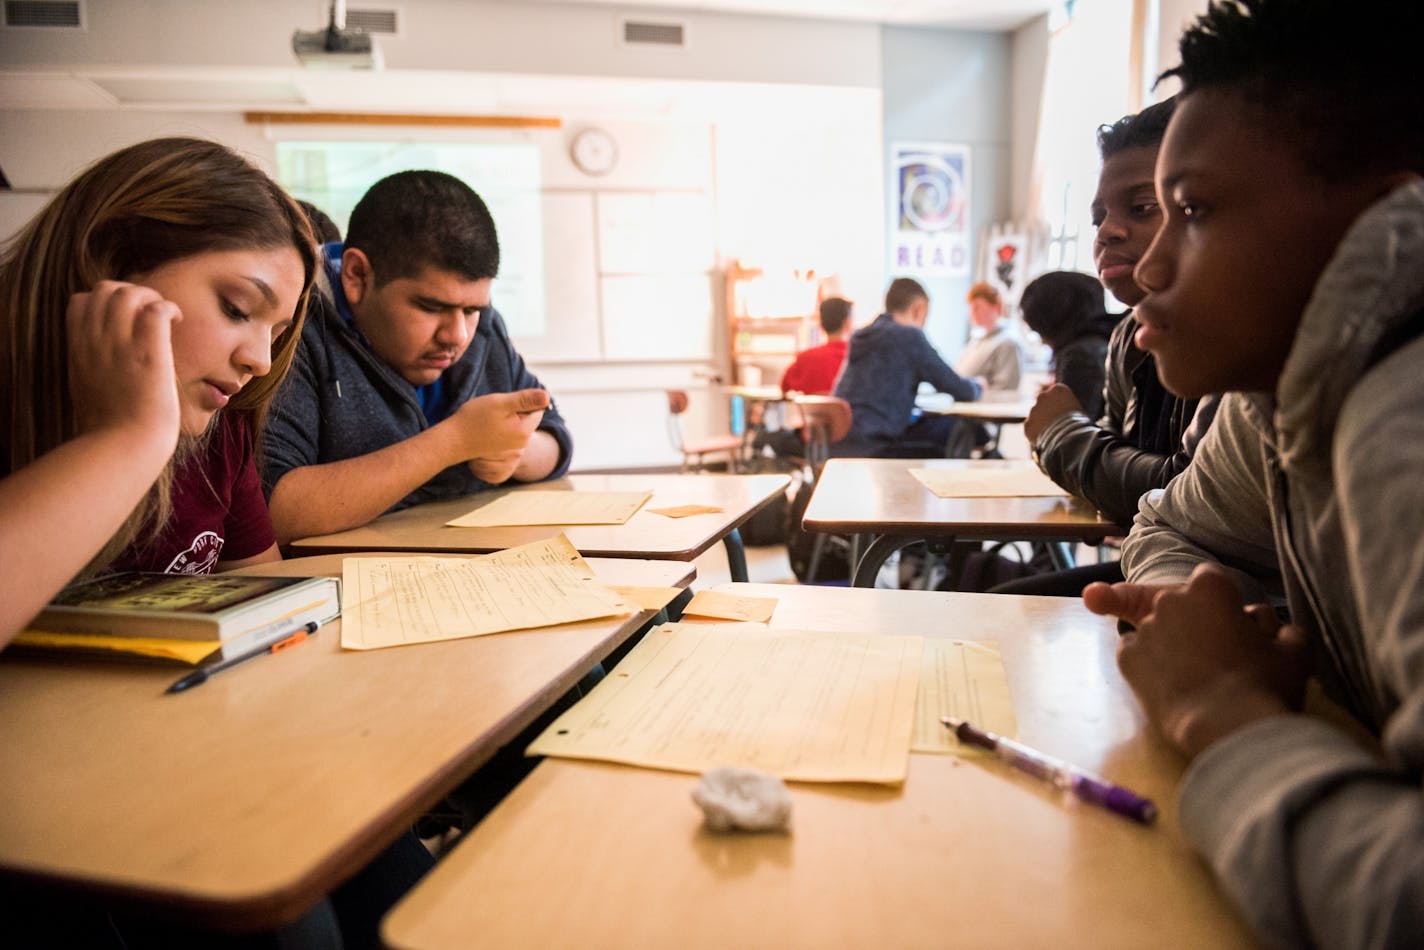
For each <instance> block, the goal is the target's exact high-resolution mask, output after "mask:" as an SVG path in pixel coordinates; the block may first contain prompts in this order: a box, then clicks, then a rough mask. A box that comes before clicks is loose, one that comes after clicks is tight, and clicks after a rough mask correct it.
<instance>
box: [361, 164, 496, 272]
mask: <svg viewBox="0 0 1424 950" xmlns="http://www.w3.org/2000/svg"><path fill="white" fill-rule="evenodd" d="M346 246H347V247H354V248H358V249H360V250H361V251H362V252H363V253H365V255H366V257H367V258H368V259H369V260H370V262H371V270H372V271H373V272H374V273H375V278H376V283H377V284H378V285H380V284H386V283H389V282H390V281H392V280H398V279H400V278H403V277H416V276H418V275H419V274H420V272H421V271H423V270H424V269H425V268H427V267H435V268H439V269H440V270H446V271H451V272H453V273H456V274H459V275H460V276H462V277H464V278H465V279H466V280H484V279H485V278H487V277H495V276H498V274H499V238H498V237H497V236H496V234H495V229H494V218H493V217H491V215H490V212H489V208H487V207H486V206H485V203H484V201H482V200H481V199H480V196H479V195H477V194H475V192H474V189H472V188H471V187H470V186H469V185H467V184H465V183H464V182H463V181H461V180H460V179H458V178H456V177H455V176H454V175H447V174H445V173H444V172H436V171H407V172H396V173H395V174H394V175H390V176H388V177H386V178H382V179H381V180H380V181H378V182H376V183H375V184H374V185H372V186H371V188H370V190H369V191H367V192H366V194H365V195H363V196H362V198H361V200H360V201H359V202H357V203H356V207H355V208H354V209H352V211H351V223H350V224H348V225H347V226H346Z"/></svg>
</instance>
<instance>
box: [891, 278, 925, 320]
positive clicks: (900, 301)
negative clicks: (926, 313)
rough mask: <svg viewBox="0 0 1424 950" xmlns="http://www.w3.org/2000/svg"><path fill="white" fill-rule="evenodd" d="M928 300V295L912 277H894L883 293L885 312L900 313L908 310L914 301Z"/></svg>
mask: <svg viewBox="0 0 1424 950" xmlns="http://www.w3.org/2000/svg"><path fill="white" fill-rule="evenodd" d="M929 299H930V295H929V294H927V293H926V292H925V288H924V287H923V286H922V285H921V284H920V282H919V281H918V280H915V279H914V278H913V277H896V278H895V279H894V280H892V281H890V288H889V289H888V290H886V291H885V312H886V313H900V312H902V311H904V310H908V309H909V308H910V305H911V304H913V303H914V302H915V301H916V300H929Z"/></svg>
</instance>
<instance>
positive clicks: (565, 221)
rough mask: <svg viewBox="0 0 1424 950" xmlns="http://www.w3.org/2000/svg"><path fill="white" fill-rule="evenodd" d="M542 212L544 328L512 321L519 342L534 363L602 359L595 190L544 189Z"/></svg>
mask: <svg viewBox="0 0 1424 950" xmlns="http://www.w3.org/2000/svg"><path fill="white" fill-rule="evenodd" d="M542 216H543V222H544V227H543V241H544V268H543V276H544V295H543V298H544V320H543V325H542V327H541V329H542V331H543V332H542V333H539V334H537V335H525V334H519V333H517V332H515V329H514V326H513V325H512V324H511V326H510V333H511V335H512V336H513V338H514V344H515V346H516V347H517V348H518V349H519V352H520V353H522V354H523V355H524V357H525V359H528V360H531V361H535V362H563V361H569V362H585V363H586V362H590V361H595V360H599V359H601V358H602V357H603V342H602V336H603V334H602V333H601V331H600V319H599V301H598V269H597V264H596V262H595V260H594V235H593V231H594V223H593V195H592V194H590V193H588V192H572V193H568V192H545V193H544V196H543V207H542ZM496 306H498V303H497V302H496ZM500 312H501V313H503V312H504V311H503V310H501V311H500Z"/></svg>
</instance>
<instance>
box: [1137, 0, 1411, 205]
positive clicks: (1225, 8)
mask: <svg viewBox="0 0 1424 950" xmlns="http://www.w3.org/2000/svg"><path fill="white" fill-rule="evenodd" d="M1421 37H1424V3H1419V2H1417V0H1212V2H1211V4H1210V5H1209V6H1208V7H1207V11H1206V13H1204V14H1202V15H1201V16H1200V17H1199V18H1198V19H1197V20H1196V22H1195V23H1193V24H1192V25H1191V27H1189V28H1188V29H1187V31H1186V32H1185V33H1183V34H1182V39H1181V42H1180V44H1179V48H1180V51H1181V57H1182V64H1181V65H1180V66H1178V67H1176V68H1175V69H1169V70H1167V71H1166V72H1164V73H1163V74H1162V76H1161V77H1159V80H1158V81H1159V82H1160V81H1161V79H1164V78H1166V77H1168V76H1175V77H1176V78H1177V79H1179V80H1181V82H1182V93H1181V94H1182V95H1184V96H1185V95H1188V94H1190V93H1192V92H1195V91H1197V90H1199V89H1220V90H1223V91H1227V92H1229V93H1231V94H1234V95H1236V96H1239V97H1240V98H1241V100H1242V101H1243V102H1245V103H1247V104H1248V105H1250V106H1251V107H1253V108H1254V110H1255V112H1256V113H1257V114H1258V117H1259V121H1260V122H1261V123H1262V125H1263V126H1264V127H1265V128H1266V129H1267V130H1268V131H1269V132H1270V134H1272V135H1273V136H1278V137H1280V138H1282V139H1284V140H1286V141H1288V142H1291V143H1293V144H1294V145H1295V146H1296V149H1297V151H1298V153H1299V155H1300V157H1301V159H1302V161H1303V162H1304V164H1305V166H1306V167H1307V168H1308V169H1310V170H1311V171H1313V172H1315V173H1316V174H1318V175H1320V176H1321V177H1323V178H1325V179H1326V180H1340V179H1342V178H1350V177H1353V176H1355V175H1361V174H1370V173H1378V172H1395V171H1401V170H1413V171H1424V121H1421V120H1420V116H1421V115H1424V102H1422V101H1421V90H1424V70H1422V69H1421V66H1420V61H1421V58H1420V56H1419V42H1420V39H1421Z"/></svg>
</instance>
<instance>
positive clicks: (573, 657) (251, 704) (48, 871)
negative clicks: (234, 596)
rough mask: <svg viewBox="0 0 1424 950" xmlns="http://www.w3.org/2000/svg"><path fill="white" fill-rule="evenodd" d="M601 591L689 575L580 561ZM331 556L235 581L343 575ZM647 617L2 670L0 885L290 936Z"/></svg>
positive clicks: (15, 660)
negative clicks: (239, 657) (190, 684)
mask: <svg viewBox="0 0 1424 950" xmlns="http://www.w3.org/2000/svg"><path fill="white" fill-rule="evenodd" d="M590 564H592V565H593V567H594V570H595V571H596V572H597V573H598V575H599V576H600V577H602V578H604V579H605V580H607V581H608V582H610V583H622V584H655V585H685V584H686V583H687V582H688V581H689V580H690V579H691V577H692V574H693V569H692V567H691V566H690V565H687V564H679V563H667V562H650V561H633V560H590ZM340 570H341V558H339V557H326V558H307V559H302V560H295V561H288V562H284V563H282V564H267V565H262V566H261V568H259V569H254V570H249V571H247V572H246V573H282V574H294V575H315V574H329V573H339V572H340ZM652 616H653V613H652V612H650V611H645V612H642V613H639V614H636V615H633V616H630V617H624V618H615V619H609V620H594V621H586V622H583V623H576V624H565V625H562V626H559V627H553V628H549V629H546V630H539V631H531V632H523V633H509V634H496V635H493V636H484V637H476V638H472V639H468V640H454V641H449V642H445V643H431V644H421V645H418V646H409V647H398V648H394V649H389V650H374V651H370V652H342V651H341V650H340V648H339V645H340V640H341V624H340V621H336V622H333V623H331V624H328V625H327V626H326V627H323V628H322V630H321V632H320V633H319V634H318V636H317V637H316V638H315V639H314V640H312V641H311V642H310V643H306V644H303V645H302V646H300V647H297V648H295V649H293V650H290V651H287V652H284V653H281V654H279V655H276V656H270V657H263V658H261V659H258V660H254V661H253V662H252V663H251V664H248V665H245V666H243V667H242V668H240V669H236V670H233V671H231V672H229V673H224V674H222V675H221V676H217V677H214V678H213V679H212V680H211V681H210V682H208V683H205V684H204V685H202V686H200V687H197V688H196V689H193V690H192V691H191V692H186V693H180V694H176V695H165V693H164V689H165V688H166V687H167V686H168V684H169V683H171V682H173V680H174V679H176V678H177V676H178V675H179V672H181V671H178V672H175V671H174V670H173V669H171V668H166V667H156V666H155V667H150V666H143V665H138V664H133V665H126V664H120V663H102V662H98V661H91V662H83V661H79V662H75V663H66V664H63V665H61V664H60V663H59V662H58V661H55V660H49V659H31V658H22V657H19V656H13V655H4V656H0V777H3V778H0V782H3V785H4V794H3V801H4V806H3V809H4V814H3V816H0V874H4V875H14V876H18V877H21V878H23V879H27V880H30V881H36V882H48V883H57V884H60V885H63V886H67V887H73V888H77V889H81V890H84V891H87V892H90V893H93V894H97V895H99V896H100V897H103V898H106V899H111V900H115V901H118V902H124V901H128V902H137V903H139V904H143V905H146V906H149V907H151V908H153V909H154V910H156V911H159V912H166V913H167V914H168V915H169V916H172V917H175V918H178V919H179V920H181V921H184V922H188V923H192V924H197V925H201V926H203V927H216V928H223V929H256V928H266V927H274V926H278V925H281V924H284V923H288V922H290V921H292V920H295V919H296V918H297V917H298V916H299V915H301V914H302V913H304V912H305V911H306V910H307V909H308V908H309V907H311V906H312V905H313V904H314V903H315V902H316V901H317V900H318V899H320V898H321V897H322V896H324V895H325V894H326V893H328V892H329V891H330V890H331V889H332V888H333V887H335V886H336V885H337V884H339V883H341V882H342V881H343V880H345V879H346V878H347V877H348V876H349V875H350V874H351V873H353V872H354V871H356V870H357V869H359V868H360V867H361V866H363V865H364V864H365V863H366V862H367V861H369V860H370V859H371V858H372V857H374V856H375V855H376V854H377V853H379V852H380V851H381V849H383V848H385V847H386V846H387V845H389V844H390V843H391V842H392V841H394V840H395V839H396V838H397V837H398V836H399V835H400V834H401V833H402V832H403V831H404V830H405V829H407V828H409V827H410V826H411V823H412V822H413V821H414V820H415V818H416V817H417V816H418V815H420V814H421V813H423V812H424V811H425V810H427V809H428V808H429V807H430V806H431V805H432V804H434V803H435V802H436V801H438V800H439V799H440V798H441V797H442V796H443V795H445V794H446V793H447V792H449V791H450V790H451V789H453V788H454V787H455V786H456V785H457V784H459V782H460V781H461V780H463V779H464V778H465V777H466V776H468V775H469V774H470V773H471V772H473V771H474V770H475V769H476V768H477V767H478V766H480V765H482V764H483V763H484V762H486V761H487V760H488V759H489V758H490V757H491V756H492V755H493V754H494V752H495V751H496V750H497V749H498V748H499V746H501V745H502V744H504V743H506V742H508V741H509V740H510V739H511V738H513V737H514V736H515V735H517V734H518V732H519V731H520V730H521V729H523V728H524V727H526V726H527V725H529V724H530V723H531V722H533V721H534V720H535V719H536V718H537V717H538V716H539V714H540V713H542V712H544V711H545V710H546V709H548V708H549V706H550V705H551V704H552V703H553V702H554V701H555V700H556V699H558V698H559V697H560V696H561V695H563V694H564V693H565V692H567V691H568V690H569V689H570V688H571V687H572V686H573V685H574V684H575V683H576V682H577V681H578V680H579V678H580V677H581V676H582V675H583V674H584V673H585V672H587V670H588V669H589V668H590V667H591V666H592V665H593V664H594V663H595V662H597V661H598V660H600V659H601V658H603V657H604V656H606V655H607V654H608V653H609V652H610V651H611V650H613V649H614V648H615V647H617V646H618V645H620V644H621V643H623V642H624V641H625V640H626V639H627V638H628V637H629V636H630V635H631V634H632V633H634V632H635V631H636V630H637V629H638V628H639V627H640V626H642V624H644V623H645V622H646V621H648V620H649V619H650V618H651V617H652Z"/></svg>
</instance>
